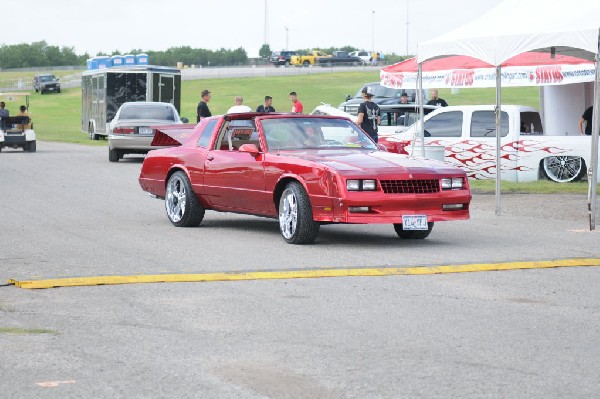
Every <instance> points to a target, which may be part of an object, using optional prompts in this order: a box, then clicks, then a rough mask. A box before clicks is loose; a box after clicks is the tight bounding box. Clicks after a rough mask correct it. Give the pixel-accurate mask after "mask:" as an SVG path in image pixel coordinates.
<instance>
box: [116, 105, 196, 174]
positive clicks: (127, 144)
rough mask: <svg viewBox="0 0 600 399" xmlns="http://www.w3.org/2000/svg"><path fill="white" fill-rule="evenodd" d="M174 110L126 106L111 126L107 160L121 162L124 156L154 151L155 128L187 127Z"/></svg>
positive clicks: (162, 106)
mask: <svg viewBox="0 0 600 399" xmlns="http://www.w3.org/2000/svg"><path fill="white" fill-rule="evenodd" d="M187 122H188V120H187V118H183V119H180V118H179V114H178V113H177V110H176V109H175V107H174V106H173V105H172V104H170V103H161V102H144V101H140V102H127V103H124V104H123V105H121V107H120V108H119V110H118V111H117V114H116V115H115V118H114V119H113V120H112V121H110V123H109V125H108V131H109V134H108V160H109V161H110V162H118V161H119V159H121V158H123V156H124V155H125V154H145V153H147V152H148V151H149V150H151V149H154V148H155V147H154V148H153V147H152V146H151V145H150V144H151V143H152V139H153V138H154V133H155V131H156V130H155V128H154V127H153V126H160V125H172V124H182V123H187Z"/></svg>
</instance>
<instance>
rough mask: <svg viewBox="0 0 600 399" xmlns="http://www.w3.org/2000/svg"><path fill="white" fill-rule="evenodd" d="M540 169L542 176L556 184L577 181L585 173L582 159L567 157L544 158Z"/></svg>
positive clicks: (585, 169)
mask: <svg viewBox="0 0 600 399" xmlns="http://www.w3.org/2000/svg"><path fill="white" fill-rule="evenodd" d="M542 168H543V171H544V175H545V176H546V177H547V178H548V179H550V180H552V181H555V182H557V183H568V182H571V181H579V180H581V179H582V178H583V176H585V174H586V173H587V168H586V167H585V161H584V160H583V158H581V157H576V156H568V155H560V156H552V157H547V158H544V159H543V160H542Z"/></svg>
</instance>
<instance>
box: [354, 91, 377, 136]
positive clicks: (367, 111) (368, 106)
mask: <svg viewBox="0 0 600 399" xmlns="http://www.w3.org/2000/svg"><path fill="white" fill-rule="evenodd" d="M374 94H375V93H373V88H372V87H371V86H365V87H364V88H363V89H362V96H363V99H364V100H365V101H363V102H362V103H361V104H360V106H359V107H358V118H357V119H356V124H357V125H358V126H360V127H361V128H362V130H364V131H365V133H367V134H368V135H369V136H371V138H372V139H373V141H374V142H376V143H377V141H378V139H379V137H378V134H377V132H378V130H379V128H378V126H379V124H380V123H381V114H380V112H379V106H378V105H377V104H375V103H374V102H373V101H372V100H373V96H374Z"/></svg>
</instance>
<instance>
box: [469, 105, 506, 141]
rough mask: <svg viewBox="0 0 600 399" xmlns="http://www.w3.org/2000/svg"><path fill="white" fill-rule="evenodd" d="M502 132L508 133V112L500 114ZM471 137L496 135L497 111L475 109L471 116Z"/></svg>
mask: <svg viewBox="0 0 600 399" xmlns="http://www.w3.org/2000/svg"><path fill="white" fill-rule="evenodd" d="M500 119H501V120H500V134H501V135H502V137H504V136H506V135H507V134H508V113H506V112H502V113H501V116H500ZM471 137H496V112H495V111H474V112H473V116H472V117H471Z"/></svg>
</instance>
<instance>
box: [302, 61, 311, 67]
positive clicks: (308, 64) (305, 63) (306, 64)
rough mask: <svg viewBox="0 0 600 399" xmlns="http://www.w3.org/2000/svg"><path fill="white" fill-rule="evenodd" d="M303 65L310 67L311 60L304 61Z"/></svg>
mask: <svg viewBox="0 0 600 399" xmlns="http://www.w3.org/2000/svg"><path fill="white" fill-rule="evenodd" d="M302 66H303V67H309V66H310V62H308V61H304V62H303V63H302Z"/></svg>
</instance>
